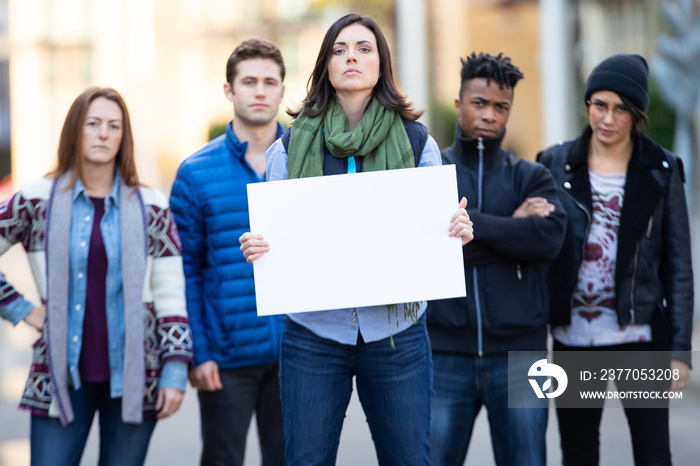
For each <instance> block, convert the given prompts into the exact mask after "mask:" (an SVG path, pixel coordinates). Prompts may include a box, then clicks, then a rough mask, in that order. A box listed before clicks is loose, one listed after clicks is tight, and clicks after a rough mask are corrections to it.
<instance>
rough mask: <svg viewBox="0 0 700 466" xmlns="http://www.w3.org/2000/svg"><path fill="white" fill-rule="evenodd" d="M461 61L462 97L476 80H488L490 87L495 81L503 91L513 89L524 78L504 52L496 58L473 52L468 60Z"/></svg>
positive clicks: (487, 83)
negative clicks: (467, 87) (471, 82)
mask: <svg viewBox="0 0 700 466" xmlns="http://www.w3.org/2000/svg"><path fill="white" fill-rule="evenodd" d="M460 60H461V62H462V71H461V76H462V83H461V85H460V87H459V95H460V96H461V95H462V92H463V91H464V88H465V87H466V86H467V84H468V83H469V81H471V80H472V79H474V78H486V85H489V84H490V82H491V80H492V79H493V80H494V81H496V82H497V83H498V86H499V87H500V88H501V89H503V88H504V87H506V88H510V89H513V88H514V87H515V85H516V84H517V82H518V81H519V80H521V79H522V78H523V73H522V72H521V71H520V69H518V67H517V66H515V65H514V64H513V63H512V62H511V61H510V57H506V56H504V55H503V52H501V53H499V54H498V55H497V56H495V57H494V56H493V55H491V54H488V53H484V52H479V55H477V54H476V53H475V52H472V54H471V55H470V56H468V57H467V58H466V59H464V58H460Z"/></svg>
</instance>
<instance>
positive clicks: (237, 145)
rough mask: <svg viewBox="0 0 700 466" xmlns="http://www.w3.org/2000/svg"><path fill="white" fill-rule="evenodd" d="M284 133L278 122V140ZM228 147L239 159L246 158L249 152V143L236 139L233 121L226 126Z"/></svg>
mask: <svg viewBox="0 0 700 466" xmlns="http://www.w3.org/2000/svg"><path fill="white" fill-rule="evenodd" d="M283 132H284V128H283V127H282V124H281V123H280V122H279V121H278V122H277V138H278V139H279V138H280V137H281V136H282V133H283ZM225 137H226V147H227V148H228V150H229V152H230V153H232V154H233V155H234V156H236V157H238V158H239V159H242V158H243V157H244V156H245V152H246V150H248V142H247V141H246V142H241V141H239V140H238V138H237V137H236V134H235V133H234V132H233V120H231V121H229V122H228V124H227V125H226V135H225Z"/></svg>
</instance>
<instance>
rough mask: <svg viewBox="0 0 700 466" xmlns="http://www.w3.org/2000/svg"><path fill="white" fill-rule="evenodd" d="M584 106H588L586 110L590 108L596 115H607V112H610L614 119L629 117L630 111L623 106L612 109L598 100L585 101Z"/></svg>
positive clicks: (615, 106)
mask: <svg viewBox="0 0 700 466" xmlns="http://www.w3.org/2000/svg"><path fill="white" fill-rule="evenodd" d="M586 104H587V105H588V108H592V109H593V111H595V113H597V114H598V115H607V114H608V111H612V114H613V116H614V117H615V118H623V117H626V116H629V114H630V111H629V110H628V109H627V107H625V106H624V105H622V104H620V105H614V106H613V107H609V106H608V104H606V103H605V102H601V101H600V100H594V101H590V100H589V101H587V102H586Z"/></svg>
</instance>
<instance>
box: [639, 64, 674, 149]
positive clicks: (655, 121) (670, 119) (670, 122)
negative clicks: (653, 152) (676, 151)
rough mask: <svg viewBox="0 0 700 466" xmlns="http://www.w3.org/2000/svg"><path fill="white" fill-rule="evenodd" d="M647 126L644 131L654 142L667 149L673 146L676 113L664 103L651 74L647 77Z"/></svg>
mask: <svg viewBox="0 0 700 466" xmlns="http://www.w3.org/2000/svg"><path fill="white" fill-rule="evenodd" d="M647 114H648V115H649V127H648V128H647V129H646V131H644V132H645V133H646V135H647V136H649V137H650V138H651V139H653V140H654V141H655V142H656V143H658V144H659V145H661V146H662V147H665V148H667V149H669V150H672V148H673V134H674V131H675V127H676V115H675V113H674V112H673V109H672V108H671V107H670V106H669V105H668V104H667V103H666V101H665V100H664V99H663V97H662V95H661V91H659V86H658V84H657V83H656V79H654V77H653V76H651V77H650V79H649V110H648V112H647Z"/></svg>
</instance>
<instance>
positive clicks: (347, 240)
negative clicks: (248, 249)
mask: <svg viewBox="0 0 700 466" xmlns="http://www.w3.org/2000/svg"><path fill="white" fill-rule="evenodd" d="M457 200H458V198H457V178H456V173H455V166H454V165H445V166H437V167H422V168H409V169H403V170H387V171H380V172H367V173H355V174H350V175H334V176H320V177H316V178H303V179H295V180H284V181H271V182H266V183H253V184H249V185H248V206H249V209H250V228H251V231H252V232H253V233H259V234H261V235H263V237H264V238H265V240H267V241H268V242H269V243H270V251H269V252H268V253H267V254H265V255H263V256H262V257H261V258H260V259H258V260H257V261H255V262H254V269H255V293H256V297H257V307H258V315H271V314H290V313H294V312H304V311H320V310H328V309H340V308H350V307H363V306H371V305H381V304H394V303H406V302H415V301H423V300H432V299H441V298H453V297H460V296H466V289H465V285H464V264H463V261H462V245H461V240H460V239H459V238H452V237H449V236H448V227H449V225H450V217H452V215H453V214H454V213H455V212H456V211H457V209H458V202H457Z"/></svg>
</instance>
